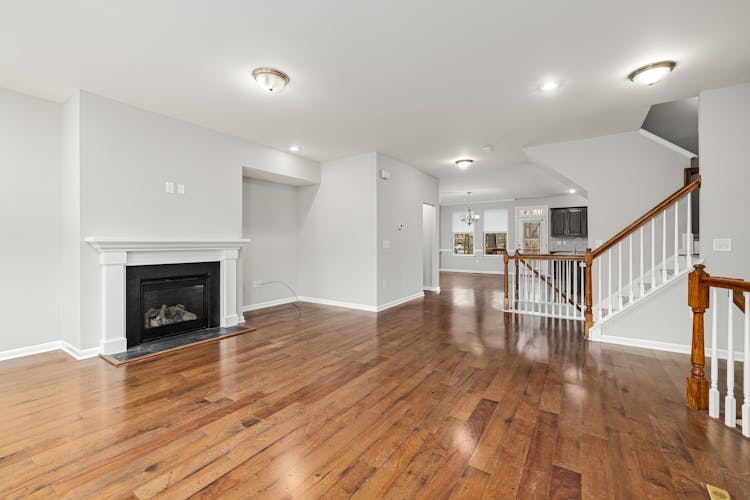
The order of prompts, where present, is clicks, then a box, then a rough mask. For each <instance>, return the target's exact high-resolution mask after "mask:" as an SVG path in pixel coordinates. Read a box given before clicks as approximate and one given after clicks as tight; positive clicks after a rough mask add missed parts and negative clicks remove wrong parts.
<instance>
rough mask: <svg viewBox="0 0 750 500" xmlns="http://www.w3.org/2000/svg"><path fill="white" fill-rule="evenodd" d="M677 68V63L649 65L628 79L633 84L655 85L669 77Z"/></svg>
mask: <svg viewBox="0 0 750 500" xmlns="http://www.w3.org/2000/svg"><path fill="white" fill-rule="evenodd" d="M675 66H677V63H676V62H674V61H660V62H657V63H653V64H647V65H646V66H642V67H640V68H638V69H637V70H635V71H633V72H632V73H630V74H629V75H628V78H629V79H630V81H631V82H635V83H642V84H643V85H653V84H655V83H657V82H659V81H661V79H662V78H664V77H665V76H667V75H668V74H669V73H670V72H671V71H672V70H673V69H674V67H675Z"/></svg>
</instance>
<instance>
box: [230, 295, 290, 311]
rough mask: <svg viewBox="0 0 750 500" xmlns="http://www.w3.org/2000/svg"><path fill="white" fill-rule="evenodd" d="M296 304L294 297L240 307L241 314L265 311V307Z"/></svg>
mask: <svg viewBox="0 0 750 500" xmlns="http://www.w3.org/2000/svg"><path fill="white" fill-rule="evenodd" d="M292 302H297V298H296V297H286V298H284V299H277V300H267V301H265V302H258V303H257V304H249V305H246V306H242V312H248V311H257V310H258V309H265V308H266V307H274V306H281V305H284V304H291V303H292Z"/></svg>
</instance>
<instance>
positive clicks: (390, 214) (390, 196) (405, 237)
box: [372, 153, 438, 306]
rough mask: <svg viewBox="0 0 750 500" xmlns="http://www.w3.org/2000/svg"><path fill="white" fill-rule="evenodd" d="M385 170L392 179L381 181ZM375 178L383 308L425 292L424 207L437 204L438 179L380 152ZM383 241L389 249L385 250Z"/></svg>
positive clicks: (379, 295)
mask: <svg viewBox="0 0 750 500" xmlns="http://www.w3.org/2000/svg"><path fill="white" fill-rule="evenodd" d="M382 169H386V170H388V171H389V172H390V173H391V178H390V179H381V178H380V174H379V172H380V170H382ZM372 175H373V176H375V177H376V178H377V200H378V206H377V227H378V236H377V252H378V265H377V270H378V277H377V283H378V285H377V286H378V306H383V305H385V304H388V303H390V302H393V301H397V300H399V299H403V298H405V297H409V296H414V295H415V294H419V293H421V292H422V289H423V271H422V261H423V258H424V256H423V233H422V223H423V219H422V204H423V203H428V204H430V205H433V206H436V205H437V203H438V180H437V179H436V178H435V177H432V176H429V175H427V174H425V173H423V172H421V171H419V170H417V169H416V168H414V167H412V166H410V165H407V164H405V163H402V162H400V161H398V160H396V159H393V158H390V157H389V156H386V155H383V154H381V153H377V169H376V171H374V172H373V173H372ZM399 224H404V229H403V230H399V229H398V225H399ZM384 240H385V241H389V242H390V248H383V246H384V245H383V241H384ZM435 249H436V250H437V246H436V247H435ZM434 260H435V262H437V254H436V253H435V255H434ZM430 286H435V287H436V286H438V285H437V283H435V284H431V285H430Z"/></svg>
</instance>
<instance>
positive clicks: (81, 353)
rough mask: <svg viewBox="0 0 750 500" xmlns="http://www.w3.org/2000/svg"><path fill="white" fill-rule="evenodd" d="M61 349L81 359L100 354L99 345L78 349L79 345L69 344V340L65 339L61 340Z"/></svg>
mask: <svg viewBox="0 0 750 500" xmlns="http://www.w3.org/2000/svg"><path fill="white" fill-rule="evenodd" d="M60 349H61V350H63V351H64V352H66V353H67V354H69V355H71V356H73V357H74V358H75V359H77V360H79V361H80V360H82V359H88V358H93V357H96V356H98V355H99V348H98V347H92V348H91V349H78V348H77V347H75V346H73V345H71V344H69V343H68V342H65V341H64V340H61V341H60Z"/></svg>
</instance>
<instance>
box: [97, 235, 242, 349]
mask: <svg viewBox="0 0 750 500" xmlns="http://www.w3.org/2000/svg"><path fill="white" fill-rule="evenodd" d="M84 241H86V243H88V244H89V245H91V246H92V247H93V248H94V249H96V250H97V251H99V264H100V267H101V272H100V279H101V283H102V288H101V294H102V297H101V299H102V300H101V304H102V338H101V344H100V351H101V353H102V354H115V353H118V352H122V351H125V350H126V349H127V339H126V338H125V269H126V267H127V266H146V265H153V264H186V263H191V262H217V261H218V262H219V263H220V267H219V275H220V277H219V282H220V305H219V316H220V318H219V320H220V324H221V326H223V327H229V326H235V325H236V324H237V323H239V316H238V314H237V260H238V258H239V253H240V249H241V248H242V247H243V246H244V245H245V244H247V243H249V242H250V240H247V239H238V240H207V239H190V240H188V239H179V240H178V239H169V240H168V239H163V240H153V239H150V240H149V239H141V240H126V239H122V238H97V237H87V238H85V239H84Z"/></svg>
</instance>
